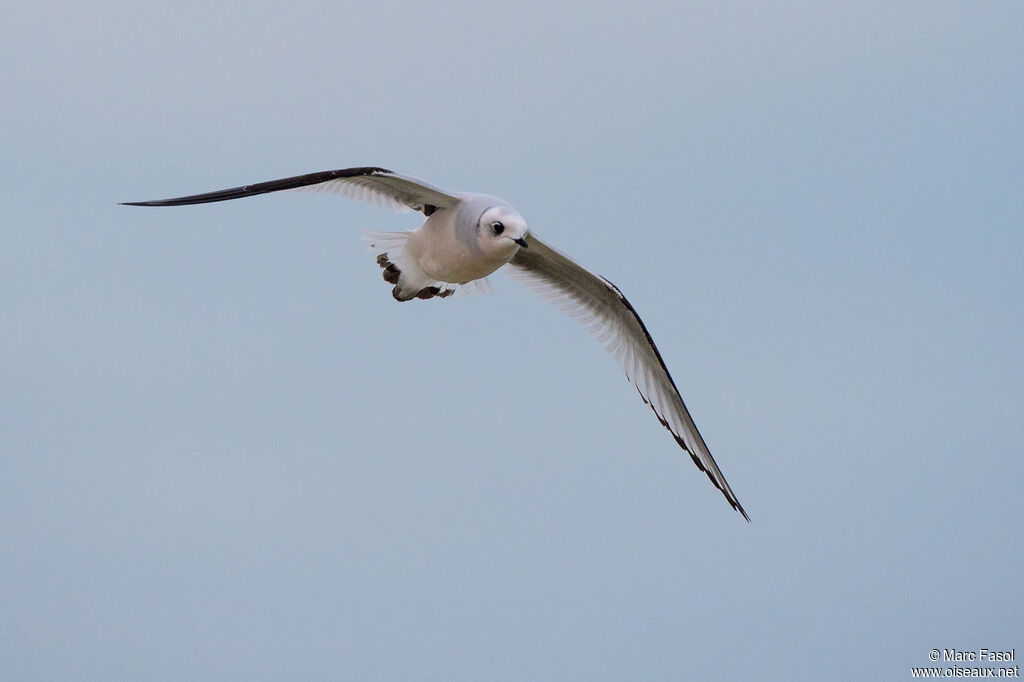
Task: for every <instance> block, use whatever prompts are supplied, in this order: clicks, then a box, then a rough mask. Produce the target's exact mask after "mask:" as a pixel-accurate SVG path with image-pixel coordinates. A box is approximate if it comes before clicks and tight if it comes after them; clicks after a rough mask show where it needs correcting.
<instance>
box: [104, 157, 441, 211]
mask: <svg viewBox="0 0 1024 682" xmlns="http://www.w3.org/2000/svg"><path fill="white" fill-rule="evenodd" d="M282 190H300V191H312V192H335V193H337V194H341V195H342V196H346V197H349V198H351V199H363V200H366V201H370V202H373V203H375V204H377V205H378V206H380V207H382V208H389V209H392V210H395V211H409V210H413V211H420V212H421V213H424V214H426V215H430V214H431V213H433V211H434V209H436V208H448V207H450V206H453V205H454V204H455V203H456V202H458V200H459V199H458V197H456V196H453V195H452V194H449V193H448V192H445V191H443V190H440V189H438V188H437V187H434V186H433V185H430V184H428V183H426V182H423V181H422V180H418V179H416V178H413V177H410V176H408V175H399V174H398V173H393V172H391V171H389V170H387V169H384V168H372V167H367V168H342V169H339V170H329V171H321V172H319V173H308V174H306V175H296V176H294V177H291V178H282V179H280V180H271V181H269V182H260V183H257V184H255V185H242V186H241V187H232V188H231V189H222V190H219V191H217V192H207V193H205V194H192V195H190V196H187V197H175V198H174V199H159V200H156V201H126V202H124V204H123V205H125V206H185V205H188V204H207V203H210V202H213V201H227V200H228V199H241V198H242V197H251V196H255V195H257V194H266V193H267V192H280V191H282Z"/></svg>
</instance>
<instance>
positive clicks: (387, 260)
mask: <svg viewBox="0 0 1024 682" xmlns="http://www.w3.org/2000/svg"><path fill="white" fill-rule="evenodd" d="M281 190H307V191H323V192H334V193H337V194H341V195H343V196H347V197H350V198H353V199H364V200H368V201H371V202H373V203H375V204H377V205H379V206H381V207H384V208H390V209H393V210H397V211H406V212H407V211H419V212H420V213H422V214H423V215H424V216H426V221H425V222H424V223H423V224H422V225H421V226H420V227H419V228H417V229H415V230H413V231H411V232H375V231H369V230H366V231H364V232H363V241H364V242H365V243H366V245H367V247H368V248H369V249H370V251H371V253H372V254H373V255H374V256H375V257H376V259H377V264H378V265H379V266H380V267H381V268H382V269H383V277H384V280H385V281H387V282H388V284H391V285H393V288H392V290H391V293H392V295H393V296H394V297H395V299H396V300H398V301H411V300H413V299H424V300H425V299H431V298H447V297H448V296H451V295H452V294H453V293H455V292H456V291H457V290H460V289H461V290H465V291H472V290H474V289H477V290H481V289H482V290H488V289H489V288H490V285H489V284H488V283H487V276H488V275H490V274H491V273H492V272H494V271H495V270H498V269H499V268H504V272H506V273H507V274H508V275H510V276H511V277H512V278H513V279H515V280H517V281H519V282H520V283H522V284H523V285H525V286H526V287H527V288H529V289H531V290H533V291H534V292H536V293H537V294H539V295H540V296H541V297H542V298H544V299H546V300H548V301H550V302H551V303H553V304H554V305H556V306H557V307H559V308H561V309H562V310H563V311H564V312H566V313H568V314H569V315H570V316H572V317H573V318H575V319H576V320H578V321H579V322H580V323H581V324H583V325H584V326H585V327H586V328H587V329H588V330H589V331H590V333H591V334H593V335H594V337H595V338H596V339H597V340H598V341H600V342H601V344H602V345H603V346H604V347H605V349H606V350H607V351H608V353H609V354H611V356H612V357H613V358H615V359H616V360H617V361H618V362H619V364H620V365H622V368H623V369H624V370H625V372H626V378H627V379H628V380H629V381H630V383H632V384H633V386H634V387H635V388H636V390H637V392H638V393H639V394H640V397H641V398H642V399H643V401H644V403H646V404H647V405H649V406H650V408H651V409H652V410H653V411H654V414H655V415H656V416H657V417H658V421H659V422H661V424H662V425H663V426H664V427H665V428H666V429H668V430H669V432H671V434H672V436H673V437H674V438H675V440H676V443H678V444H679V446H680V447H681V448H683V450H685V451H686V452H687V453H689V455H690V457H691V458H692V459H693V463H694V464H696V465H697V468H698V469H700V470H701V471H703V472H705V473H706V474H707V476H708V478H709V479H711V482H712V483H713V484H714V485H715V487H716V488H718V489H719V490H720V491H721V492H722V494H723V495H725V499H726V500H728V501H729V504H731V505H732V507H733V509H735V510H736V511H738V512H739V513H740V514H742V515H743V518H745V519H746V520H747V521H750V517H749V516H747V513H746V512H745V511H744V510H743V507H742V505H740V503H739V500H738V499H736V495H735V494H734V493H733V491H732V488H731V487H729V484H728V482H726V480H725V477H724V476H723V475H722V471H721V469H719V468H718V464H716V463H715V459H714V458H713V457H712V456H711V451H710V450H709V449H708V446H707V445H706V444H705V442H704V438H703V437H701V435H700V432H699V431H698V430H697V426H696V424H694V422H693V418H692V417H691V416H690V412H689V410H687V409H686V405H685V404H684V403H683V399H682V397H681V396H680V395H679V390H678V389H677V388H676V384H675V382H674V381H673V380H672V376H671V375H670V374H669V372H668V368H667V367H666V366H665V361H664V360H663V359H662V357H661V353H660V352H659V351H658V347H657V346H655V345H654V339H652V338H651V335H650V334H649V333H648V331H647V328H646V327H645V326H644V323H643V322H642V321H641V320H640V316H639V315H638V314H637V312H636V310H634V308H633V306H632V305H631V304H630V302H629V301H628V300H626V297H625V296H623V295H622V292H621V291H619V288H618V287H616V286H615V285H614V284H612V283H611V282H609V281H608V280H607V279H605V278H604V277H601V276H600V275H595V274H594V273H592V272H590V271H589V270H587V269H586V268H584V267H583V266H581V265H579V264H577V263H576V262H575V261H573V260H572V259H571V258H569V257H568V256H566V255H564V254H562V253H560V252H559V251H556V250H555V249H553V248H551V247H550V246H548V245H547V244H545V243H544V242H542V241H541V240H540V239H538V238H537V237H536V236H535V235H534V234H533V233H532V232H530V231H529V229H528V228H527V226H526V221H525V220H524V219H523V217H522V216H521V215H519V212H518V211H516V210H515V209H514V208H513V207H512V206H511V205H509V204H508V202H506V201H504V200H502V199H499V198H497V197H494V196H490V195H488V194H475V193H468V192H448V191H445V190H442V189H438V188H437V187H434V186H433V185H431V184H429V183H426V182H424V181H422V180H419V179H416V178H413V177H410V176H408V175H400V174H398V173H394V172H392V171H389V170H386V169H384V168H375V167H364V168H343V169H340V170H330V171H323V172H320V173H309V174H307V175H298V176H295V177H291V178H283V179H280V180H271V181H269V182H261V183H258V184H254V185H243V186H241V187H233V188H231V189H224V190H220V191H217V192H208V193H205V194H193V195H191V196H185V197H176V198H174V199H162V200H157V201H130V202H125V203H124V205H126V206H185V205H189V204H205V203H210V202H214V201H227V200H228V199H240V198H242V197H251V196H256V195H257V194H266V193H268V192H278V191H281Z"/></svg>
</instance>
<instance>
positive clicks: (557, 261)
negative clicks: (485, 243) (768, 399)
mask: <svg viewBox="0 0 1024 682" xmlns="http://www.w3.org/2000/svg"><path fill="white" fill-rule="evenodd" d="M527 242H528V244H529V248H526V249H520V250H519V251H518V252H517V253H516V255H515V257H514V258H513V259H512V261H511V262H510V263H509V264H508V265H507V266H506V272H508V274H509V275H510V276H511V277H512V278H513V279H515V280H517V281H518V282H520V283H521V284H523V285H524V286H526V287H527V288H528V289H530V290H532V291H533V292H535V293H536V294H538V295H540V297H541V298H544V299H545V300H547V301H549V302H551V303H553V304H554V305H555V306H557V307H558V308H560V309H561V310H562V311H564V312H565V313H567V314H568V315H569V316H570V317H573V318H574V319H576V320H577V321H578V322H580V323H581V324H582V325H583V326H584V327H585V328H586V329H587V330H588V331H589V332H590V333H591V334H593V335H594V337H595V338H597V340H598V341H600V342H601V344H602V345H603V346H604V347H605V349H606V350H607V351H608V352H609V353H610V354H611V356H612V357H613V358H615V360H616V361H618V362H619V364H620V365H622V368H623V370H625V372H626V378H627V379H628V380H629V381H630V383H632V384H633V386H634V387H635V388H636V390H637V392H638V393H639V394H640V398H641V399H642V400H643V401H644V403H646V404H647V405H649V406H650V407H651V409H652V410H653V411H654V415H655V416H656V417H657V418H658V421H659V422H660V423H661V424H662V425H663V426H664V427H665V428H666V429H668V430H669V431H670V432H671V433H672V435H673V437H674V438H675V440H676V442H677V443H678V444H679V446H680V447H682V448H683V449H684V450H685V451H686V452H688V453H689V454H690V457H691V458H692V459H693V462H694V464H696V465H697V468H698V469H700V470H701V471H703V472H705V473H706V474H707V476H708V478H709V479H711V482H712V483H713V484H714V485H715V487H716V488H718V489H719V490H720V491H722V494H723V495H725V499H726V500H728V501H729V504H731V505H732V507H733V509H735V510H736V511H738V512H739V513H740V514H742V515H743V518H745V519H746V520H747V521H749V520H750V517H749V516H747V513H746V511H744V509H743V506H742V505H741V504H740V503H739V500H738V499H737V498H736V495H735V493H733V491H732V488H731V487H730V486H729V483H728V482H727V481H726V480H725V476H723V475H722V471H721V469H719V468H718V464H717V463H716V462H715V459H714V458H713V457H712V456H711V451H710V450H709V449H708V446H707V444H706V443H705V442H704V439H703V437H701V435H700V432H699V431H698V430H697V425H696V424H695V423H694V421H693V418H692V417H691V416H690V412H689V410H687V409H686V405H685V404H684V403H683V399H682V397H681V396H680V395H679V390H678V389H677V388H676V384H675V382H674V381H673V380H672V376H671V375H670V374H669V371H668V368H667V367H666V366H665V361H664V360H663V359H662V357H661V353H660V352H659V351H658V347H657V346H655V345H654V339H652V338H651V335H650V333H648V331H647V328H646V327H645V326H644V323H643V321H642V320H641V319H640V316H639V315H637V313H636V310H635V309H634V308H633V306H632V305H631V304H630V302H629V301H628V300H626V297H625V296H623V295H622V292H621V291H619V289H618V287H616V286H615V285H614V284H612V283H611V282H609V281H608V280H606V279H605V278H603V277H600V276H598V275H595V274H593V273H592V272H590V271H588V270H587V269H585V268H583V267H582V266H580V265H579V264H577V263H576V262H574V261H573V260H572V259H571V258H569V257H568V256H565V255H563V254H561V253H559V252H558V251H556V250H555V249H553V248H551V247H550V246H548V245H547V244H545V243H543V242H542V241H540V240H539V239H537V238H536V237H534V236H533V235H530V236H529V237H527Z"/></svg>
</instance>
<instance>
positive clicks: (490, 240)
mask: <svg viewBox="0 0 1024 682" xmlns="http://www.w3.org/2000/svg"><path fill="white" fill-rule="evenodd" d="M528 233H529V230H528V229H527V227H526V221H525V220H523V216H521V215H519V213H518V212H517V211H516V210H515V209H514V208H512V207H511V206H491V207H490V208H488V209H487V210H485V211H484V212H483V213H482V214H480V220H479V222H478V223H477V240H478V243H479V245H480V248H481V249H482V250H483V251H485V252H487V253H491V254H495V255H499V256H503V257H504V256H507V257H508V258H511V257H512V256H513V255H515V252H516V251H518V250H519V249H520V248H524V249H525V248H527V246H526V235H527V234H528Z"/></svg>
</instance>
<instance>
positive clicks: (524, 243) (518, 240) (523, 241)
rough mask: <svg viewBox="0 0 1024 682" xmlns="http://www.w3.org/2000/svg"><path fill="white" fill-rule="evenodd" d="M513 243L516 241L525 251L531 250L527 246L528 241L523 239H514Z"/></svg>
mask: <svg viewBox="0 0 1024 682" xmlns="http://www.w3.org/2000/svg"><path fill="white" fill-rule="evenodd" d="M512 241H514V242H515V243H516V244H519V246H521V247H523V248H524V249H528V248H530V247H529V246H528V245H527V243H526V240H525V239H523V238H522V237H520V238H519V239H513V240H512Z"/></svg>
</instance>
